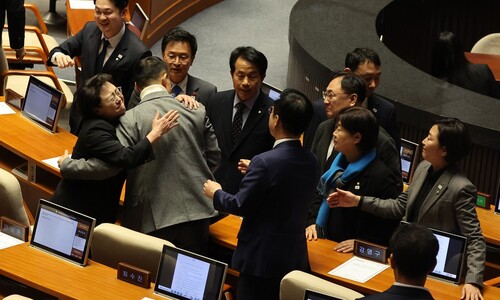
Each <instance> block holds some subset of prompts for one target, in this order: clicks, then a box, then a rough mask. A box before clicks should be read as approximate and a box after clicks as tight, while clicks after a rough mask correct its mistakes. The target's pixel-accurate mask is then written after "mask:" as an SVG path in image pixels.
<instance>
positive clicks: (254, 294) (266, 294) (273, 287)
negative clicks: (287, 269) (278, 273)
mask: <svg viewBox="0 0 500 300" xmlns="http://www.w3.org/2000/svg"><path fill="white" fill-rule="evenodd" d="M280 282H281V277H279V278H263V277H257V276H251V275H245V274H241V273H240V277H239V278H238V289H237V292H236V299H238V300H255V299H259V300H278V299H279V296H280Z"/></svg>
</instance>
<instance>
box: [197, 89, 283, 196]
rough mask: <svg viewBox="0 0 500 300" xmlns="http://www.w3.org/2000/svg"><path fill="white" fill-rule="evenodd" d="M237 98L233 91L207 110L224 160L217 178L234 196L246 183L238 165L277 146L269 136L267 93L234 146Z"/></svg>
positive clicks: (216, 98)
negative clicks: (232, 132)
mask: <svg viewBox="0 0 500 300" xmlns="http://www.w3.org/2000/svg"><path fill="white" fill-rule="evenodd" d="M234 96H235V91H234V90H229V91H224V92H218V93H215V94H213V95H212V97H210V99H209V101H208V104H207V106H206V107H207V115H208V117H209V118H210V122H212V124H213V126H214V130H215V135H216V136H217V141H218V143H219V147H220V149H221V156H222V157H221V163H220V166H219V168H218V169H217V171H216V172H215V174H214V175H215V178H216V179H217V181H218V182H219V183H220V184H221V185H222V188H223V189H224V190H225V191H226V192H228V193H232V194H235V193H236V192H237V191H238V189H239V185H240V182H241V180H242V179H243V174H241V172H240V171H238V161H239V160H240V159H242V158H244V159H252V158H253V157H254V156H255V155H257V154H259V153H262V152H265V151H268V150H270V149H271V148H272V147H273V144H274V138H273V137H272V136H271V134H270V133H269V124H268V123H269V114H268V112H267V111H268V109H269V107H270V106H271V105H272V100H271V99H270V98H269V97H268V96H267V95H266V94H265V93H263V92H260V94H259V96H258V97H257V100H256V101H255V104H254V106H253V108H252V110H251V111H250V115H249V116H248V119H247V120H246V122H245V125H244V126H243V128H242V130H241V133H240V136H239V138H238V140H237V141H236V143H235V144H234V145H232V142H231V128H232V123H233V121H232V117H233V101H234Z"/></svg>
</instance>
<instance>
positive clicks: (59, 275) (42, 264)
mask: <svg viewBox="0 0 500 300" xmlns="http://www.w3.org/2000/svg"><path fill="white" fill-rule="evenodd" d="M0 274H1V275H3V276H6V277H8V278H10V279H13V280H15V281H17V282H20V283H22V284H24V285H27V286H29V287H32V288H35V289H37V290H40V291H42V292H44V293H47V294H50V295H53V296H55V297H57V298H60V299H142V298H143V297H149V298H153V299H163V298H161V297H159V296H156V295H154V294H153V286H152V287H151V288H149V289H144V288H141V287H138V286H135V285H132V284H129V283H126V282H124V281H121V280H118V279H117V278H116V270H115V269H112V268H110V267H107V266H105V265H102V264H100V263H97V262H94V261H90V263H89V265H88V266H85V267H79V266H77V265H73V264H71V263H69V262H66V261H64V260H62V259H59V258H57V257H55V256H52V255H50V254H48V253H45V252H43V251H40V250H38V249H34V248H32V247H30V246H29V245H28V243H24V244H21V245H18V246H14V247H10V248H7V249H2V250H0Z"/></svg>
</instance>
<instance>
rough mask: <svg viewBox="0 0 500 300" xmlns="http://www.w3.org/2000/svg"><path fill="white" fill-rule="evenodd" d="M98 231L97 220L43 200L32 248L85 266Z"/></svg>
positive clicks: (36, 221)
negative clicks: (94, 233)
mask: <svg viewBox="0 0 500 300" xmlns="http://www.w3.org/2000/svg"><path fill="white" fill-rule="evenodd" d="M94 227H95V219H94V218H92V217H89V216H86V215H84V214H81V213H79V212H76V211H74V210H71V209H68V208H66V207H63V206H60V205H58V204H55V203H53V202H50V201H47V200H44V199H40V203H39V204H38V211H37V214H36V219H35V225H34V227H33V234H32V235H31V242H30V245H31V246H33V247H35V248H38V249H41V250H43V251H46V252H48V253H50V254H53V255H56V256H58V257H60V258H63V259H65V260H68V261H70V262H72V263H75V264H78V265H80V266H84V265H86V264H87V260H88V255H89V250H90V243H91V241H92V233H93V232H94Z"/></svg>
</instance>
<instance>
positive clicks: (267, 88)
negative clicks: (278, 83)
mask: <svg viewBox="0 0 500 300" xmlns="http://www.w3.org/2000/svg"><path fill="white" fill-rule="evenodd" d="M262 91H264V93H266V94H267V95H268V96H269V98H271V99H273V100H274V101H276V100H278V99H279V98H280V96H281V92H283V91H282V90H280V89H278V88H276V87H274V86H272V85H270V84H268V83H265V82H263V83H262Z"/></svg>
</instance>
